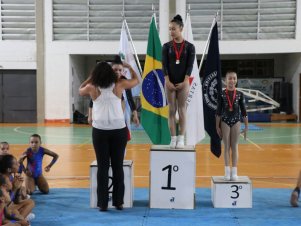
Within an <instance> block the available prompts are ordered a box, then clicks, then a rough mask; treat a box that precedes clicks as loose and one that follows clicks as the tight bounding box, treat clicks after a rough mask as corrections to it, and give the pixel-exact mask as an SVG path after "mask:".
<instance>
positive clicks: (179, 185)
mask: <svg viewBox="0 0 301 226" xmlns="http://www.w3.org/2000/svg"><path fill="white" fill-rule="evenodd" d="M195 168H196V163H195V149H194V148H193V147H192V146H186V147H185V148H184V149H170V147H169V146H167V145H153V146H152V147H151V150H150V208H163V209H194V206H195V202H194V200H195Z"/></svg>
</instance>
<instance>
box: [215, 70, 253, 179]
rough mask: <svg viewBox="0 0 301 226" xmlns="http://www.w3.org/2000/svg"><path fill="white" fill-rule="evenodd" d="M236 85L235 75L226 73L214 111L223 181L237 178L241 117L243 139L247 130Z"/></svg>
mask: <svg viewBox="0 0 301 226" xmlns="http://www.w3.org/2000/svg"><path fill="white" fill-rule="evenodd" d="M236 84H237V75H236V73H235V72H228V73H227V74H226V89H225V90H223V91H222V93H221V95H220V96H219V99H218V105H217V110H216V131H217V133H218V135H219V136H220V137H221V138H222V139H223V143H224V160H225V180H237V178H238V177H237V160H238V140H239V134H240V119H241V115H242V116H243V120H244V123H245V128H244V130H243V131H242V132H243V134H244V138H245V139H246V135H247V130H248V117H247V111H246V107H245V99H244V95H243V93H242V92H240V91H238V90H236V88H235V85H236ZM230 149H231V151H232V153H231V154H232V156H231V157H232V170H231V169H230Z"/></svg>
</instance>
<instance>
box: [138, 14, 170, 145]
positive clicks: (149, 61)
mask: <svg viewBox="0 0 301 226" xmlns="http://www.w3.org/2000/svg"><path fill="white" fill-rule="evenodd" d="M161 61H162V46H161V42H160V38H159V34H158V31H157V28H156V23H155V18H154V16H153V17H152V21H151V23H150V28H149V33H148V43H147V53H146V59H145V65H144V71H143V75H142V79H143V81H142V91H141V92H142V93H141V105H142V110H141V124H142V126H143V128H144V130H145V131H146V133H147V134H148V136H149V138H150V139H151V141H152V142H153V144H169V142H170V132H169V128H168V106H167V100H166V95H165V90H164V84H165V79H164V74H163V71H162V62H161Z"/></svg>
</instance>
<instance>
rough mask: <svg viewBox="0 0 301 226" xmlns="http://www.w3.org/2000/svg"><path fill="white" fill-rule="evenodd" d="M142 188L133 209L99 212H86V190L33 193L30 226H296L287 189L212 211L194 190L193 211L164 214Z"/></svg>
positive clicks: (299, 218) (206, 197) (259, 192)
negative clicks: (250, 204) (241, 205)
mask: <svg viewBox="0 0 301 226" xmlns="http://www.w3.org/2000/svg"><path fill="white" fill-rule="evenodd" d="M148 192H149V190H148V189H146V188H137V189H135V197H134V200H135V201H134V207H133V208H130V209H124V210H123V211H118V210H115V209H110V210H109V211H107V212H99V211H98V210H97V209H91V208H89V189H75V188H68V189H51V190H50V194H49V195H41V194H39V193H35V194H34V195H33V196H32V197H33V199H34V200H35V201H36V207H35V209H34V213H35V214H36V218H35V219H34V220H33V221H32V224H31V225H32V226H54V225H55V226H67V225H68V226H86V225H87V226H93V225H112V226H113V225H121V226H136V225H137V226H138V225H139V226H146V225H155V226H180V225H181V226H183V225H184V226H186V225H187V226H189V225H193V226H197V225H206V226H210V225H225V226H226V225H227V226H228V225H229V226H231V225H233V226H234V225H235V226H237V225H242V226H254V225H256V226H258V225H263V226H265V225H273V226H277V225H300V224H301V214H300V211H301V209H300V208H292V207H290V205H289V198H290V194H291V190H289V189H254V190H253V208H251V209H215V208H213V207H212V203H211V193H210V192H211V191H210V189H208V188H207V189H206V188H199V189H196V209H194V210H166V209H150V208H148Z"/></svg>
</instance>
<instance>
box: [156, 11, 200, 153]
mask: <svg viewBox="0 0 301 226" xmlns="http://www.w3.org/2000/svg"><path fill="white" fill-rule="evenodd" d="M182 30H183V20H182V17H181V16H180V15H177V16H175V17H174V18H173V19H172V20H171V22H170V24H169V32H170V36H171V37H172V40H171V41H170V42H167V43H165V44H164V45H163V48H162V65H163V73H164V75H165V90H166V96H167V101H168V105H169V117H168V124H169V130H170V134H171V142H170V147H171V148H184V135H185V129H186V99H187V96H188V92H189V76H190V75H191V72H192V68H193V62H194V59H195V48H194V45H193V44H191V43H189V42H188V41H186V40H184V38H183V36H182V33H181V32H182ZM177 111H178V114H179V124H180V128H179V136H178V138H177V136H176V112H177Z"/></svg>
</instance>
